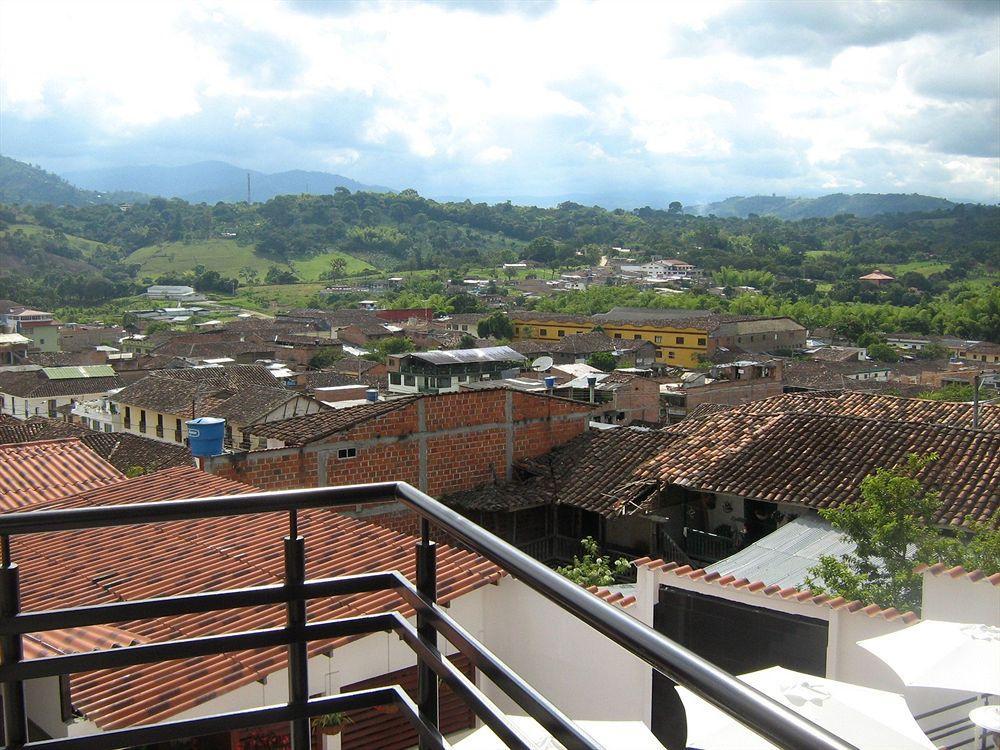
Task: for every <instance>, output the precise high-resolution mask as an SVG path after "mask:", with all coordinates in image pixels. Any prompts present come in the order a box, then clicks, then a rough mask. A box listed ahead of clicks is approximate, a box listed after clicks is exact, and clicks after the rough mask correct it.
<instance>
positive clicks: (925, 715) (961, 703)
mask: <svg viewBox="0 0 1000 750" xmlns="http://www.w3.org/2000/svg"><path fill="white" fill-rule="evenodd" d="M979 700H980V696H978V695H976V696H973V697H972V698H965V699H964V700H960V701H956V702H955V703H949V704H948V705H947V706H941V708H932V709H931V710H930V711H924V712H923V713H922V714H917V715H916V716H914V717H913V718H914V719H916V720H917V721H920V720H921V719H926V718H928V717H929V716H934V715H935V714H941V713H944V712H945V711H951V710H952V709H953V708H960V707H962V706H967V705H969V704H970V703H976V702H977V701H979Z"/></svg>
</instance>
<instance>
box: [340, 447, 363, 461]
mask: <svg viewBox="0 0 1000 750" xmlns="http://www.w3.org/2000/svg"><path fill="white" fill-rule="evenodd" d="M357 455H358V449H357V448H340V449H338V450H337V458H339V459H341V460H343V459H345V458H357Z"/></svg>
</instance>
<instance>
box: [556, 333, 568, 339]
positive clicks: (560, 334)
mask: <svg viewBox="0 0 1000 750" xmlns="http://www.w3.org/2000/svg"><path fill="white" fill-rule="evenodd" d="M556 335H557V336H558V337H559V338H562V337H563V336H565V335H566V331H556Z"/></svg>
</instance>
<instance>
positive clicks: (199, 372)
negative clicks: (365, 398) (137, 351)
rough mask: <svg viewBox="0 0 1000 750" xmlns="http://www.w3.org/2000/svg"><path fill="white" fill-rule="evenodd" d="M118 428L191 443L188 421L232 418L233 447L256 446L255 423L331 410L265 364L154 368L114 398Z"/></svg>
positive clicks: (230, 438)
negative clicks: (281, 381)
mask: <svg viewBox="0 0 1000 750" xmlns="http://www.w3.org/2000/svg"><path fill="white" fill-rule="evenodd" d="M111 401H112V403H113V404H114V407H115V408H114V415H115V417H114V431H115V432H129V433H132V434H135V435H144V436H148V437H151V438H153V439H156V440H162V441H165V442H171V443H177V444H184V445H186V444H187V421H188V420H190V419H194V418H195V417H218V418H221V419H225V420H226V438H225V442H226V444H227V446H245V447H249V446H250V442H249V440H250V432H249V430H248V428H249V427H251V426H252V425H256V424H263V423H264V422H270V421H274V420H280V419H286V418H289V417H293V416H300V415H304V414H312V413H314V412H317V411H320V410H323V409H325V408H326V407H324V406H323V404H321V403H320V402H319V401H317V400H315V399H313V398H310V397H308V396H305V395H303V394H302V393H299V392H296V391H292V390H288V389H286V388H282V387H279V385H278V383H277V382H276V381H275V379H274V376H273V375H272V374H271V372H270V371H269V370H268V368H267V367H264V366H262V365H230V366H225V367H203V368H188V369H176V370H160V371H157V372H153V373H151V374H149V375H147V376H146V377H144V378H142V379H141V380H137V381H136V382H134V383H132V384H131V385H129V386H127V387H125V388H123V389H122V390H121V391H119V392H118V393H116V394H114V395H113V397H112V398H111Z"/></svg>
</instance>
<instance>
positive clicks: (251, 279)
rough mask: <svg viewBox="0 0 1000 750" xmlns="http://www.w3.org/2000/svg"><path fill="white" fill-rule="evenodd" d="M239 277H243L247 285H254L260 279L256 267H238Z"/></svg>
mask: <svg viewBox="0 0 1000 750" xmlns="http://www.w3.org/2000/svg"><path fill="white" fill-rule="evenodd" d="M240 278H241V279H243V283H244V284H246V285H247V286H256V284H257V282H258V281H260V274H259V273H257V269H256V268H252V267H251V266H243V268H241V269H240Z"/></svg>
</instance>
